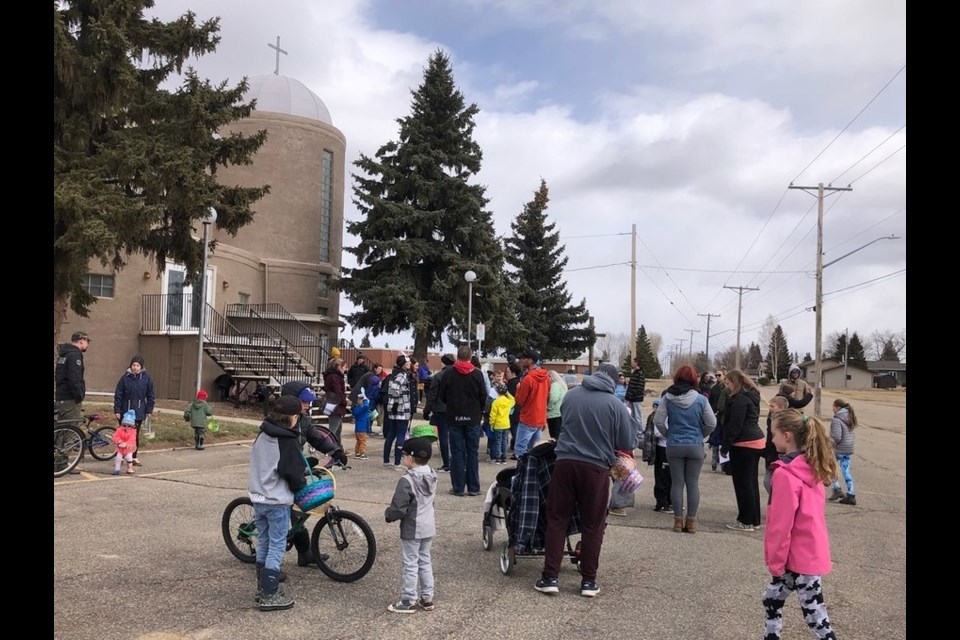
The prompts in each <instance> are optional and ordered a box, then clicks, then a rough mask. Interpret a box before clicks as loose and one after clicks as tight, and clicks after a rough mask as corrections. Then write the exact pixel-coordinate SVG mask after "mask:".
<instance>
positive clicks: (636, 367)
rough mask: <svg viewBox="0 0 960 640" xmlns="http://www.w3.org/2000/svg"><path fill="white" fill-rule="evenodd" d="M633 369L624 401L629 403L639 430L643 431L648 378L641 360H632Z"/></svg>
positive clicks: (631, 413) (628, 407)
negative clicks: (644, 402) (644, 401)
mask: <svg viewBox="0 0 960 640" xmlns="http://www.w3.org/2000/svg"><path fill="white" fill-rule="evenodd" d="M631 364H632V365H633V370H632V371H631V372H630V380H629V381H628V382H627V393H626V395H625V396H624V398H623V399H624V401H626V403H627V409H629V410H630V415H631V416H633V419H634V421H635V422H636V423H637V431H638V432H639V431H643V426H644V425H643V410H642V407H643V396H644V394H645V393H646V390H647V379H646V378H645V377H644V375H643V367H641V366H640V361H639V360H637V359H636V358H634V359H633V360H632V361H631Z"/></svg>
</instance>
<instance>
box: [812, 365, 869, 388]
mask: <svg viewBox="0 0 960 640" xmlns="http://www.w3.org/2000/svg"><path fill="white" fill-rule="evenodd" d="M847 374H848V375H849V376H850V379H849V380H847V385H846V388H847V389H851V390H853V389H870V388H872V387H873V374H872V373H870V372H869V371H863V370H861V369H854V368H853V367H847ZM843 382H844V377H843V367H837V368H835V369H830V370H829V371H824V372H823V387H824V389H843V388H844V385H843Z"/></svg>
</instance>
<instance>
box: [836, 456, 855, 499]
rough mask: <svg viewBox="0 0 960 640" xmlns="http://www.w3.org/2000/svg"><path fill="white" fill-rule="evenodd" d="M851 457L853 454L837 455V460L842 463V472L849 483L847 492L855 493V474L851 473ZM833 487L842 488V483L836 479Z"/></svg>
mask: <svg viewBox="0 0 960 640" xmlns="http://www.w3.org/2000/svg"><path fill="white" fill-rule="evenodd" d="M850 458H851V456H841V455H838V456H837V462H838V463H839V464H840V473H842V474H843V481H844V482H845V483H846V485H847V493H849V494H850V495H855V494H856V491H854V490H853V476H852V475H850ZM833 488H834V489H838V490H839V489H840V483H839V482H837V481H836V480H834V481H833Z"/></svg>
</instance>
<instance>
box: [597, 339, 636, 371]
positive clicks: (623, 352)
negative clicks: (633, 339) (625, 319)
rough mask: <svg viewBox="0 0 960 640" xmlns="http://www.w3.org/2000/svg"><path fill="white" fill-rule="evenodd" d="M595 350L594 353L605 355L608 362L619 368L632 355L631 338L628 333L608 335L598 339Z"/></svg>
mask: <svg viewBox="0 0 960 640" xmlns="http://www.w3.org/2000/svg"><path fill="white" fill-rule="evenodd" d="M593 348H594V353H602V354H603V353H605V354H606V360H607V361H608V362H613V363H616V365H617V366H618V367H619V366H620V365H621V363H623V361H624V359H625V358H626V357H627V354H629V353H630V336H629V335H627V334H626V333H608V334H607V335H605V336H603V337H600V338H597V342H596V344H595V345H594V347H593Z"/></svg>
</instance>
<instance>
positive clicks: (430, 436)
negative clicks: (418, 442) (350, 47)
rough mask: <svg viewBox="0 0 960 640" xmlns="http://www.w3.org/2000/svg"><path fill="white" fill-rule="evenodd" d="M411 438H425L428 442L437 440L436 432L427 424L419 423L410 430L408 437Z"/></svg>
mask: <svg viewBox="0 0 960 640" xmlns="http://www.w3.org/2000/svg"><path fill="white" fill-rule="evenodd" d="M413 438H426V439H427V440H429V441H430V442H436V441H437V440H439V438H437V434H436V432H435V431H434V430H433V427H431V426H430V425H428V424H421V425H418V426H416V427H414V428H413V431H411V432H410V439H411V440H412V439H413Z"/></svg>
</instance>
